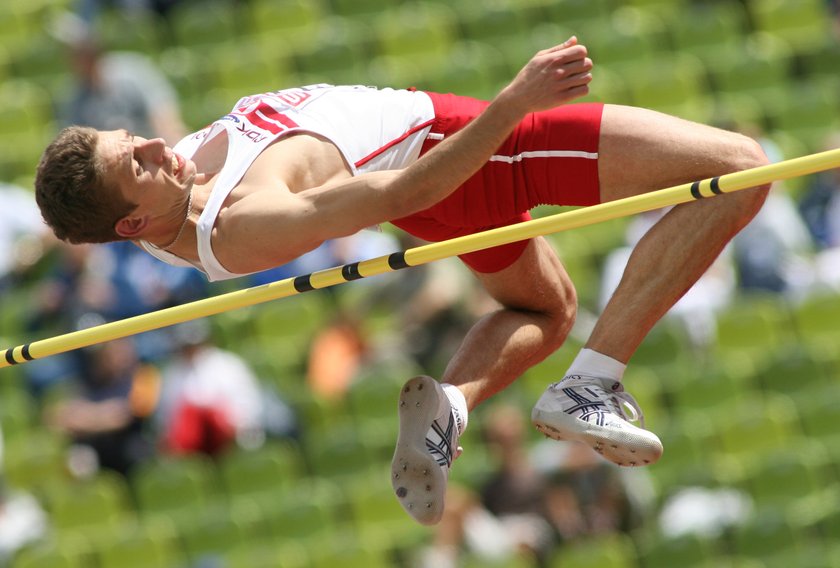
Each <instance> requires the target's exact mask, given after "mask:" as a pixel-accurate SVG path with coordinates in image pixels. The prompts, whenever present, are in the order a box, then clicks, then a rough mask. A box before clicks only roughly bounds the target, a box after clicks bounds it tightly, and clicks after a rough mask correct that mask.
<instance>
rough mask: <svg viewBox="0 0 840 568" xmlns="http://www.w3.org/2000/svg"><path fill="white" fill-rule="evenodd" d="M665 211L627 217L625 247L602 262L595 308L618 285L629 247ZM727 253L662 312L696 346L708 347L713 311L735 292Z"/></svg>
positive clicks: (711, 330) (629, 250)
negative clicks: (599, 286)
mask: <svg viewBox="0 0 840 568" xmlns="http://www.w3.org/2000/svg"><path fill="white" fill-rule="evenodd" d="M666 212H667V209H660V210H656V211H648V212H645V213H642V214H640V215H637V216H635V217H634V218H633V219H631V221H630V223H629V224H628V225H627V229H626V233H625V238H626V241H627V246H624V247H619V248H617V249H615V250H613V251H611V252H610V253H609V254H608V255H607V257H606V259H605V261H604V267H603V271H602V276H601V292H600V301H599V309H601V310H603V308H604V306H606V304H607V302H608V301H609V299H610V297H611V296H612V294H613V292H614V291H615V288H616V287H617V286H618V282H619V280H620V279H621V275H622V273H623V272H624V267H625V266H626V265H627V261H628V260H629V258H630V255H631V253H632V252H633V247H635V246H636V243H638V242H639V241H640V240H641V239H642V237H643V236H644V235H645V233H647V231H648V230H649V229H650V228H651V227H652V226H653V225H654V223H656V221H657V220H658V219H659V218H660V217H661V216H663V215H664V214H665V213H666ZM731 253H732V251H731V247H728V248H726V249H724V252H723V253H722V254H721V255H720V257H718V259H717V260H716V261H715V262H714V263H713V264H712V266H710V267H709V269H708V270H707V271H706V273H705V274H703V276H701V277H700V278H699V279H698V280H697V282H696V283H695V284H694V286H692V287H691V288H690V289H689V290H688V291H687V292H686V293H685V295H683V297H682V298H680V300H679V301H678V302H677V303H676V304H674V306H673V307H672V308H671V309H670V310H669V311H668V313H667V314H666V315H665V317H667V318H670V319H675V320H676V321H678V322H679V323H680V325H681V327H682V329H684V330H685V333H686V335H687V337H688V338H689V340H690V341H691V343H692V345H693V346H694V347H696V348H698V349H702V348H704V347H706V346H708V345H709V343H710V342H711V341H712V340H713V339H714V337H715V333H716V323H715V322H716V319H715V314H716V313H718V312H719V311H720V310H723V309H724V308H726V307H727V306H728V305H729V304H730V302H731V301H732V298H733V296H734V294H735V291H736V281H735V267H734V265H733V262H732V254H731Z"/></svg>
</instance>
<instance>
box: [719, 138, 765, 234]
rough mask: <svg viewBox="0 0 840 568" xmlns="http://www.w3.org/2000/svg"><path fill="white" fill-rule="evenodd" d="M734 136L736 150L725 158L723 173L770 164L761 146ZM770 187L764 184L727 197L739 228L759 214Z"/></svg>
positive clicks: (750, 139)
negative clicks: (725, 163)
mask: <svg viewBox="0 0 840 568" xmlns="http://www.w3.org/2000/svg"><path fill="white" fill-rule="evenodd" d="M736 136H737V142H738V143H737V148H736V150H735V151H733V152H731V153H729V155H728V156H727V160H728V163H727V166H726V170H727V171H726V172H724V173H731V172H736V171H742V170H747V169H751V168H757V167H760V166H766V165H768V164H769V163H770V159H769V158H768V157H767V154H766V153H765V152H764V149H763V148H762V147H761V144H759V143H758V142H757V141H756V140H753V139H752V138H749V137H747V136H743V135H740V134H738V135H736ZM770 185H771V184H770V183H766V184H763V185H759V186H756V187H754V188H750V189H744V190H740V191H736V192H733V193H732V194H731V195H730V196H729V202H730V204H731V205H732V207H731V209H732V210H733V211H735V213H736V214H737V217H738V224H739V225H740V226H744V225H746V224H747V223H749V222H750V220H751V219H752V218H753V217H755V215H756V214H757V213H758V212H759V210H760V209H761V207H762V205H764V201H765V199H766V198H767V193H768V192H769V191H770Z"/></svg>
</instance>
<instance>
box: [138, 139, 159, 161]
mask: <svg viewBox="0 0 840 568" xmlns="http://www.w3.org/2000/svg"><path fill="white" fill-rule="evenodd" d="M136 144H137V150H139V151H140V152H141V154H142V155H144V156H145V157H146V158H147V159H151V160H153V161H154V162H155V163H161V162H162V161H163V159H164V157H165V155H166V141H165V140H164V139H163V138H149V139H148V140H143V141H139V142H137V143H136Z"/></svg>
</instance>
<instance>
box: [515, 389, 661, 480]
mask: <svg viewBox="0 0 840 568" xmlns="http://www.w3.org/2000/svg"><path fill="white" fill-rule="evenodd" d="M626 410H629V411H630V415H629V416H628V414H627V412H626ZM630 421H633V422H635V421H639V423H640V424H641V426H642V428H638V427H636V426H634V425H632V424H630ZM531 422H532V423H533V424H534V426H535V427H536V428H537V430H539V431H540V432H542V433H543V434H545V435H546V436H548V437H550V438H554V439H555V440H571V441H576V442H583V443H584V444H586V445H588V446H590V447H591V448H593V449H594V450H595V451H596V452H598V453H599V454H601V455H602V456H604V457H605V458H607V459H608V460H610V461H611V462H614V463H616V464H618V465H623V466H641V465H648V464H652V463H655V462H656V461H657V460H658V459H659V458H660V457H661V456H662V442H660V441H659V438H658V437H657V436H656V434H654V433H653V432H649V431H647V430H644V429H643V428H644V415H643V414H642V409H641V408H639V405H638V403H637V402H636V400H635V399H634V398H633V397H632V396H631V395H630V394H629V393H627V392H624V387H623V386H622V384H621V383H620V382H619V381H615V380H612V379H601V378H597V377H587V376H582V375H567V376H565V377H563V380H561V381H560V382H559V383H554V384H552V385H549V387H548V388H547V389H546V391H545V392H544V393H543V395H542V396H541V397H540V399H539V400H538V401H537V404H536V405H535V406H534V410H533V412H531Z"/></svg>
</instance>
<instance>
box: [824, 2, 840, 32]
mask: <svg viewBox="0 0 840 568" xmlns="http://www.w3.org/2000/svg"><path fill="white" fill-rule="evenodd" d="M826 2H827V3H828V10H829V12H830V13H831V21H832V24H833V26H832V27H833V30H834V37H835V39H836V40H837V41H840V0H826Z"/></svg>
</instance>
